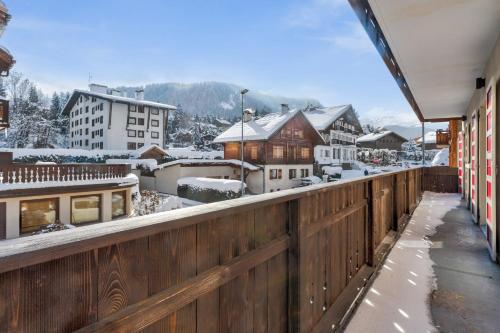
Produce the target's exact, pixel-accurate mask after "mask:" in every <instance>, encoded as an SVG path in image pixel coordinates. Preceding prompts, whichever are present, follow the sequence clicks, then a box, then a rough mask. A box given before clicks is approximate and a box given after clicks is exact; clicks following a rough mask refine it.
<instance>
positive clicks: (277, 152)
mask: <svg viewBox="0 0 500 333" xmlns="http://www.w3.org/2000/svg"><path fill="white" fill-rule="evenodd" d="M273 158H275V159H279V158H283V146H273Z"/></svg>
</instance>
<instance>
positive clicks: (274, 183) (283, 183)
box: [264, 164, 313, 192]
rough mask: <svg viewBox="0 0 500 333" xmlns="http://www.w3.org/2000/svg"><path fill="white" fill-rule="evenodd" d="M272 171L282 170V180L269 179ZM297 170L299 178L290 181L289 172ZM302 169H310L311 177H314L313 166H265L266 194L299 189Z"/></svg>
mask: <svg viewBox="0 0 500 333" xmlns="http://www.w3.org/2000/svg"><path fill="white" fill-rule="evenodd" d="M271 169H281V170H282V173H281V174H282V178H281V179H269V178H270V177H269V174H270V170H271ZM290 169H296V170H297V178H296V179H289V170H290ZM301 169H308V170H309V176H313V166H312V164H281V165H280V164H277V165H266V166H264V175H265V177H264V179H265V184H264V187H265V192H274V191H278V190H279V191H281V190H287V189H290V188H294V187H298V186H299V185H300V184H301V181H300V177H301V173H300V170H301Z"/></svg>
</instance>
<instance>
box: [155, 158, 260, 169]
mask: <svg viewBox="0 0 500 333" xmlns="http://www.w3.org/2000/svg"><path fill="white" fill-rule="evenodd" d="M179 164H182V165H193V166H195V165H210V166H227V165H229V166H235V167H241V161H240V160H203V159H183V160H175V161H171V162H167V163H163V164H160V165H158V167H157V169H163V168H168V167H170V166H173V165H179ZM243 167H244V168H245V169H247V170H250V171H257V170H260V167H258V166H256V165H253V164H251V163H248V162H244V163H243Z"/></svg>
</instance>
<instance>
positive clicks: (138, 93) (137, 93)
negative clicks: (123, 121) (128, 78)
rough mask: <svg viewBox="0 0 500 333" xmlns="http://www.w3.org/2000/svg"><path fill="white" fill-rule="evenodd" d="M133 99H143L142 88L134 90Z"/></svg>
mask: <svg viewBox="0 0 500 333" xmlns="http://www.w3.org/2000/svg"><path fill="white" fill-rule="evenodd" d="M135 99H138V100H141V101H143V100H144V89H142V88H140V89H137V90H136V91H135Z"/></svg>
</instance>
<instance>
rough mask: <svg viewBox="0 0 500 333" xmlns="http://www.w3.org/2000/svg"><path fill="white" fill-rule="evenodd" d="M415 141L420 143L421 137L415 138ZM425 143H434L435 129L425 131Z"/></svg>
mask: <svg viewBox="0 0 500 333" xmlns="http://www.w3.org/2000/svg"><path fill="white" fill-rule="evenodd" d="M417 143H422V137H420V138H418V139H417ZM425 143H436V131H432V132H427V133H425Z"/></svg>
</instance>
